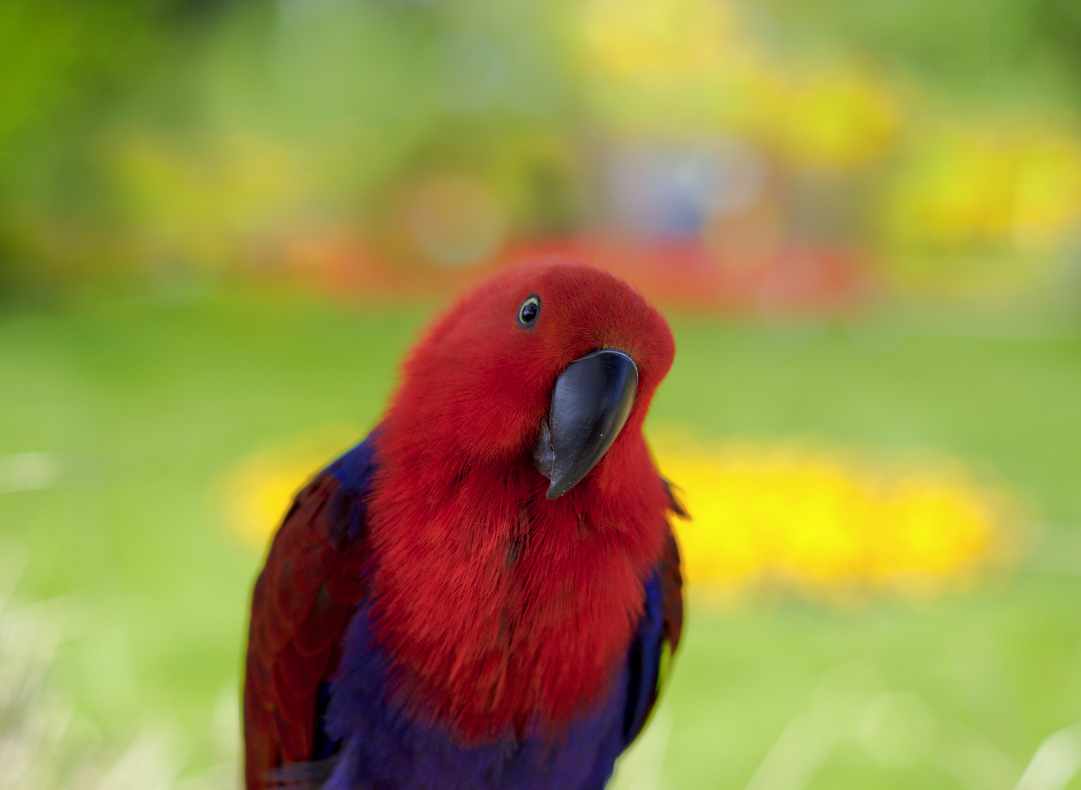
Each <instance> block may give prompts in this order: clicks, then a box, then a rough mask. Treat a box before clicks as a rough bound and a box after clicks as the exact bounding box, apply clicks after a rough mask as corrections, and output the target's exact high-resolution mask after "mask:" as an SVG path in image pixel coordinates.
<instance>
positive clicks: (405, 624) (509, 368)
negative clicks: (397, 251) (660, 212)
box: [242, 261, 687, 790]
mask: <svg viewBox="0 0 1081 790" xmlns="http://www.w3.org/2000/svg"><path fill="white" fill-rule="evenodd" d="M343 353H346V354H351V355H357V356H361V355H362V354H363V349H357V348H354V349H343ZM674 356H675V342H674V339H673V335H672V332H671V330H670V329H669V326H668V324H667V322H666V321H665V319H664V318H663V317H662V315H661V314H660V312H658V311H657V310H656V309H655V308H654V307H652V306H651V305H650V304H649V303H648V302H647V301H646V300H645V299H644V298H643V297H642V296H641V295H640V294H639V293H638V292H637V291H636V290H634V289H633V288H632V287H631V286H630V285H628V284H627V283H625V282H624V281H623V280H621V279H620V278H618V277H616V276H615V275H613V274H611V273H609V272H606V271H603V270H600V269H595V268H592V267H590V266H588V265H583V264H580V263H575V262H546V261H544V262H531V263H519V264H512V265H508V266H506V267H502V268H500V269H497V270H496V272H495V273H494V274H492V275H490V276H489V277H488V278H487V279H486V280H484V281H482V282H481V283H480V284H479V285H476V286H475V287H474V288H472V290H469V291H468V292H466V293H465V294H464V295H462V296H460V297H459V298H458V299H457V300H456V301H455V302H454V303H453V304H452V306H450V307H449V309H447V310H446V312H444V313H442V314H441V315H439V316H438V317H437V318H436V319H435V320H434V321H433V322H432V323H431V324H430V326H429V327H428V328H427V329H425V330H424V331H423V332H422V333H421V335H420V338H419V341H418V342H417V343H416V345H415V346H414V347H413V348H412V349H411V350H410V351H409V353H408V354H407V355H406V358H405V361H404V363H403V364H402V366H401V369H400V375H399V377H398V382H397V389H396V390H395V391H394V394H393V396H392V397H391V399H390V402H389V405H388V407H387V408H386V409H385V411H384V412H383V416H382V417H381V418H380V419H379V420H378V421H377V422H376V423H375V425H374V427H373V429H372V430H371V432H370V433H369V435H368V436H367V437H366V438H364V439H363V441H361V442H360V443H359V444H356V445H355V446H354V447H353V448H352V449H350V450H348V451H346V452H345V453H344V454H342V455H341V456H340V457H338V458H337V459H336V460H332V461H330V462H329V464H328V465H327V466H326V467H325V468H324V469H323V470H322V471H319V472H317V473H316V474H315V475H314V477H312V478H311V479H310V481H309V482H308V483H307V484H306V485H305V486H304V487H303V489H301V490H300V492H299V493H298V494H297V495H296V497H295V499H294V500H293V502H292V505H291V507H290V508H289V509H288V512H287V513H286V515H285V517H284V520H283V521H282V522H281V525H280V526H279V527H278V530H277V532H276V533H275V535H274V537H273V539H272V540H271V542H270V548H269V550H268V552H267V556H266V559H265V563H264V565H263V567H262V569H261V572H260V573H259V575H258V578H257V580H256V582H255V585H254V590H253V593H252V598H251V616H250V621H249V622H250V625H249V629H248V645H247V655H246V662H245V667H244V669H245V678H244V688H243V702H242V708H243V716H242V718H243V727H244V763H245V767H244V777H245V783H246V788H247V790H257V789H259V790H262V789H263V788H324V790H359V789H360V788H364V789H366V790H367V789H369V788H370V789H372V790H397V789H398V788H402V789H403V790H428V789H429V788H430V789H432V790H435V789H436V788H438V789H439V790H456V789H457V788H463V789H464V788H469V789H470V790H472V789H474V788H477V789H481V790H484V789H486V788H491V789H493V790H494V789H496V788H507V789H509V790H541V789H542V788H560V789H561V790H592V789H594V788H603V787H605V786H606V784H607V783H608V782H609V780H610V778H611V776H612V774H613V771H614V767H615V762H616V759H617V758H618V757H619V756H620V754H621V753H623V752H624V750H626V749H627V747H628V746H629V745H630V744H631V743H632V742H633V741H634V740H635V739H636V738H637V737H638V735H639V733H640V732H641V731H642V729H643V726H644V725H645V723H646V721H647V718H648V717H649V715H650V713H651V711H652V710H653V708H654V706H655V703H656V701H657V699H658V695H659V693H660V690H661V688H662V686H663V685H664V684H665V683H666V677H667V674H668V668H669V667H670V664H671V659H672V656H673V655H674V653H675V651H676V649H677V647H678V646H679V643H680V639H681V634H682V631H683V578H682V571H681V559H680V553H679V549H678V545H677V543H676V539H675V533H674V529H673V526H672V525H673V523H674V521H673V519H674V518H675V517H679V518H685V517H687V513H686V511H685V509H684V508H683V506H682V504H681V502H680V499H679V494H678V490H677V489H675V487H674V486H673V485H672V484H671V483H669V481H668V480H667V479H666V478H664V477H662V475H661V473H660V472H659V471H658V469H657V466H656V464H655V462H654V459H653V455H652V452H651V450H650V448H649V446H648V445H647V442H646V440H645V437H644V435H643V421H644V419H645V417H646V414H647V411H648V409H649V405H650V401H651V400H652V398H653V396H654V393H655V391H656V390H657V387H658V385H659V384H660V383H661V381H662V380H663V379H664V378H665V376H666V375H667V373H668V371H669V369H670V368H671V366H672V363H673V359H674Z"/></svg>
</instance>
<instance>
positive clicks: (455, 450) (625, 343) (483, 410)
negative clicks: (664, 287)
mask: <svg viewBox="0 0 1081 790" xmlns="http://www.w3.org/2000/svg"><path fill="white" fill-rule="evenodd" d="M674 353H675V344H674V342H673V339H672V333H671V331H670V330H669V328H668V325H667V323H666V322H665V320H664V318H663V317H662V316H661V315H660V313H658V312H657V311H656V310H655V309H653V308H652V307H651V306H650V305H649V304H648V303H647V302H646V301H645V300H644V299H643V298H642V297H641V296H640V295H639V294H638V293H637V292H636V291H635V290H634V289H632V288H631V287H630V286H629V285H627V284H626V283H624V282H623V281H621V280H619V279H618V278H616V277H614V276H612V275H610V274H608V273H605V272H602V271H599V270H596V269H592V268H589V267H586V266H578V265H569V264H544V265H532V266H528V265H527V266H519V267H515V268H512V269H508V270H506V271H503V272H501V273H499V274H497V275H496V276H495V277H493V278H491V279H489V280H487V281H486V282H484V283H482V284H481V285H480V286H478V287H477V288H475V289H474V290H473V291H471V292H469V293H467V294H466V295H465V296H463V297H462V298H460V299H459V300H458V301H457V302H456V303H455V304H454V305H453V306H452V307H450V309H449V310H447V311H446V312H445V313H444V314H443V315H442V316H441V317H439V318H438V319H437V320H436V321H435V322H434V323H433V324H432V326H431V327H430V328H429V329H428V331H427V333H426V334H425V336H424V337H423V339H422V340H421V342H420V343H419V344H418V345H417V346H416V347H415V348H414V350H413V352H412V353H411V354H410V356H409V358H408V360H407V362H406V365H405V368H404V371H403V377H402V385H401V388H400V390H399V393H398V397H397V398H396V401H395V407H394V412H392V417H393V416H394V415H397V416H398V418H399V427H400V429H401V430H402V431H408V432H409V433H410V434H411V435H412V436H413V437H414V441H416V442H418V443H420V442H423V443H424V444H425V445H426V446H428V447H442V448H452V451H451V453H450V454H449V456H450V457H452V458H453V463H456V464H460V465H462V466H472V465H476V464H483V463H500V464H506V463H507V462H508V461H509V462H514V461H515V460H520V461H522V462H527V463H530V464H531V465H533V466H534V467H535V468H536V470H537V471H538V472H539V473H540V474H541V475H543V476H544V477H545V478H547V481H548V485H547V491H546V495H547V497H548V499H556V498H558V497H560V496H562V495H563V494H565V493H567V492H568V491H570V490H571V489H573V488H574V487H575V486H576V485H578V484H579V483H580V482H581V481H582V480H583V479H584V478H586V476H587V475H588V474H589V473H590V471H591V470H592V469H593V468H594V467H596V466H597V465H598V464H599V463H601V461H602V460H603V459H604V458H605V457H606V455H607V454H609V452H610V451H611V450H612V448H613V446H614V445H615V444H616V443H617V442H619V441H620V439H621V437H623V441H627V440H628V437H629V440H638V441H641V425H642V421H643V419H644V417H645V414H646V411H647V409H648V406H649V403H650V400H651V398H652V396H653V393H654V391H655V390H656V388H657V386H658V384H659V383H660V382H661V380H662V379H663V378H664V376H665V375H666V374H667V372H668V370H669V368H670V367H671V365H672V360H673V356H674ZM403 423H405V424H403Z"/></svg>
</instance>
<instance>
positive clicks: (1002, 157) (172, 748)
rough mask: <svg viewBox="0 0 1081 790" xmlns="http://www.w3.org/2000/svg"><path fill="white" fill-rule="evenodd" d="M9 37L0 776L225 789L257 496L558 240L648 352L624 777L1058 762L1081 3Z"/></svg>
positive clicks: (33, 28) (34, 21)
mask: <svg viewBox="0 0 1081 790" xmlns="http://www.w3.org/2000/svg"><path fill="white" fill-rule="evenodd" d="M0 69H2V71H3V74H4V75H5V76H4V78H3V80H2V88H0V406H2V408H0V788H4V790H7V789H8V788H11V789H12V790H14V788H20V790H25V789H26V788H41V790H52V788H72V789H74V790H98V789H99V788H101V789H104V788H109V790H116V789H117V788H120V789H121V790H123V789H124V788H133V789H134V788H138V789H139V790H145V789H146V788H182V789H183V790H207V789H209V788H223V787H234V786H236V783H237V778H238V771H239V769H238V765H239V761H238V714H237V701H238V685H239V679H240V666H241V663H240V657H241V653H242V649H243V638H244V624H245V617H246V607H247V596H248V591H249V589H250V585H251V582H252V580H253V578H254V574H255V572H256V569H257V566H258V564H259V562H260V560H261V555H262V552H263V551H264V548H265V545H266V540H267V536H268V533H269V530H270V529H271V528H272V527H273V526H274V524H275V522H276V520H277V519H278V518H279V517H280V515H281V513H282V511H283V509H284V507H285V505H286V503H287V501H288V499H289V497H290V495H291V493H292V492H293V491H294V490H295V489H296V488H297V487H299V486H300V485H301V484H302V483H303V482H304V479H305V477H306V476H307V475H308V474H310V473H311V472H312V471H314V470H315V469H316V468H318V467H319V466H320V465H321V464H322V463H323V462H324V461H325V460H327V459H328V458H330V457H331V456H332V455H333V454H334V453H336V452H338V451H339V450H341V449H343V448H345V447H347V446H349V445H351V444H352V443H353V442H355V441H356V440H357V439H359V438H360V437H362V436H363V435H364V434H365V433H366V432H367V430H368V429H369V428H370V427H371V425H372V424H373V423H374V422H375V421H376V420H377V419H378V417H379V415H380V413H381V409H382V407H383V404H384V403H385V401H386V398H387V396H388V394H389V392H390V391H391V388H392V386H393V383H394V380H395V367H396V364H397V360H398V359H399V358H400V357H401V355H402V353H403V352H404V351H405V349H406V348H408V346H409V344H410V343H411V342H412V339H413V338H414V337H416V334H417V332H418V331H419V329H420V327H421V326H422V325H423V324H424V322H425V321H426V320H427V319H428V318H429V317H430V316H431V315H432V312H433V311H434V310H436V309H438V306H439V305H441V304H443V303H445V302H446V301H447V300H448V299H449V298H450V297H451V295H452V294H454V293H456V292H458V291H460V290H461V289H462V288H464V287H466V286H467V285H468V284H469V283H470V282H472V281H475V280H476V279H478V278H479V277H482V276H484V274H486V273H487V272H490V271H491V270H493V269H495V268H497V267H499V266H503V265H507V264H508V263H509V262H513V261H517V260H528V259H549V258H563V259H568V260H579V261H586V262H589V263H593V264H595V265H598V266H602V267H605V268H608V269H611V270H613V271H615V272H617V273H619V274H620V275H621V276H623V277H625V278H627V279H628V280H630V281H632V282H634V283H635V284H637V285H638V286H639V287H640V288H641V289H642V290H643V291H644V292H646V293H647V294H648V295H649V296H650V298H651V299H653V300H654V301H655V302H657V303H658V304H659V305H661V306H662V307H663V309H664V310H665V312H666V313H667V314H668V315H669V317H670V320H671V323H672V325H673V327H674V330H675V333H676V336H677V343H678V349H679V350H678V359H677V363H676V366H675V368H674V369H673V371H672V374H671V376H670V378H669V379H668V381H667V382H666V384H665V385H664V387H663V388H662V391H661V392H660V394H659V396H658V398H657V399H656V401H655V406H654V408H653V412H652V415H651V418H650V421H649V424H648V431H649V433H650V436H651V437H652V439H653V442H654V445H655V448H656V451H657V456H658V461H659V463H660V464H661V466H662V468H663V469H664V471H665V473H666V474H667V475H668V476H669V477H671V478H672V479H673V480H674V481H675V482H676V483H677V484H678V485H680V486H681V488H682V489H683V495H684V497H685V499H686V502H687V505H688V507H689V509H690V510H691V512H692V514H693V515H694V520H693V521H691V522H689V523H686V524H680V525H678V529H679V532H680V536H681V540H682V542H683V544H684V547H685V554H686V564H687V573H688V576H689V579H690V585H691V587H690V611H689V622H688V631H687V636H686V641H685V643H684V645H683V649H682V652H681V655H680V656H679V657H678V659H677V664H676V671H675V673H674V676H673V680H672V682H671V685H670V686H669V688H668V690H667V693H666V697H665V699H664V702H663V704H662V705H661V708H660V710H659V712H658V714H657V715H656V716H655V718H654V720H653V722H652V724H651V727H650V729H649V732H648V735H647V736H646V737H645V738H644V739H643V741H642V742H641V743H640V744H639V746H637V747H636V749H635V751H634V753H633V754H632V755H630V756H629V757H628V758H626V759H625V760H624V761H623V762H622V763H621V766H620V771H619V777H618V780H617V786H618V787H619V788H621V789H622V790H652V789H655V788H673V789H676V790H679V789H680V788H747V789H748V790H774V789H775V790H800V789H801V788H808V789H811V788H814V789H817V790H844V789H846V788H860V789H861V790H862V789H864V788H872V787H873V788H887V787H888V788H971V789H972V790H998V789H999V788H1002V789H1003V790H1005V789H1007V788H1018V790H1065V789H1066V788H1073V790H1077V789H1078V788H1081V531H1079V529H1081V479H1079V472H1081V451H1079V449H1078V448H1079V446H1081V415H1079V411H1081V131H1079V130H1081V5H1078V4H1077V3H1076V2H1075V0H958V1H957V2H953V3H942V2H930V1H929V0H919V1H917V2H912V1H911V0H876V1H875V2H865V0H823V1H822V2H817V3H805V2H802V0H754V1H752V0H635V1H634V2H616V0H579V1H577V2H571V1H570V0H551V1H550V2H546V3H529V2H525V1H524V0H504V1H503V2H499V3H492V2H482V1H481V0H463V1H462V2H457V3H439V2H432V1H431V0H278V1H277V2H274V1H272V0H246V1H245V2H241V1H240V0H234V1H233V2H228V1H227V0H126V1H125V2H106V0H97V1H96V2H94V3H75V2H63V0H6V2H4V3H2V4H0Z"/></svg>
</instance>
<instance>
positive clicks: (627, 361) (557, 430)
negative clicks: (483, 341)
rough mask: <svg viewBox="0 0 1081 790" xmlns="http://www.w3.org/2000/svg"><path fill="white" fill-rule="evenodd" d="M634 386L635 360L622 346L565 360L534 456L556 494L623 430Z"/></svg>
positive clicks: (577, 478) (581, 474) (567, 487)
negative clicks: (617, 349)
mask: <svg viewBox="0 0 1081 790" xmlns="http://www.w3.org/2000/svg"><path fill="white" fill-rule="evenodd" d="M637 392H638V366H637V365H635V364H634V360H633V359H631V358H630V357H629V356H628V355H627V354H625V353H624V352H622V351H616V350H615V349H603V350H601V351H594V352H593V353H592V354H587V355H586V356H584V357H582V358H581V359H577V360H575V361H574V362H572V363H571V364H570V365H568V366H567V369H566V370H564V371H563V372H562V373H561V374H560V375H559V378H557V379H556V384H555V388H554V389H553V390H552V403H551V406H550V407H549V410H548V418H547V419H546V420H545V421H544V422H543V423H542V425H541V435H540V438H539V440H538V441H537V447H536V450H535V451H534V453H533V460H534V462H535V463H536V465H537V469H538V470H539V471H540V473H541V474H542V475H544V476H545V477H547V478H548V480H549V481H550V483H551V484H550V485H549V487H548V494H547V497H548V499H558V498H559V497H561V496H563V494H565V493H567V492H568V491H570V490H571V489H572V488H574V487H575V486H576V485H578V483H580V482H581V481H582V478H584V477H585V476H586V475H587V474H589V472H590V470H591V469H592V468H593V467H594V466H596V465H597V463H598V462H600V460H601V458H603V457H604V454H605V453H606V452H608V448H610V447H611V446H612V442H614V441H615V440H616V437H617V436H619V432H620V431H621V430H623V426H624V424H626V422H627V417H628V416H630V413H631V407H632V406H634V396H635V395H636V394H637Z"/></svg>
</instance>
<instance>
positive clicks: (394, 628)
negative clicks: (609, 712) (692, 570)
mask: <svg viewBox="0 0 1081 790" xmlns="http://www.w3.org/2000/svg"><path fill="white" fill-rule="evenodd" d="M528 501H529V500H528V499H521V500H518V501H517V502H513V503H511V504H510V505H508V504H507V503H506V502H500V501H498V500H491V501H489V502H488V503H487V507H481V508H476V509H474V510H473V511H472V512H470V513H468V514H466V516H465V517H466V519H467V520H468V521H467V522H466V523H464V524H459V525H457V526H451V527H448V525H447V524H446V521H445V520H446V519H447V518H448V517H450V516H453V515H456V514H454V513H451V514H446V513H444V514H435V517H434V518H433V517H432V514H429V516H428V520H427V521H425V522H421V523H424V524H425V525H426V527H427V528H424V527H421V528H419V529H417V530H415V531H412V532H411V533H410V534H409V535H408V536H405V537H404V538H402V537H398V542H397V543H395V545H394V551H393V552H392V553H391V554H390V556H387V554H385V553H384V555H383V556H382V557H381V562H380V564H379V566H378V568H377V569H376V571H375V574H374V585H373V590H374V591H375V595H374V596H373V600H374V602H375V603H374V607H373V633H374V635H375V638H376V639H377V641H378V642H379V643H380V644H381V645H382V647H383V648H384V649H385V650H386V652H387V654H388V656H389V657H390V659H391V664H392V671H391V681H390V682H391V686H392V693H393V694H394V696H395V698H396V699H398V700H399V701H400V703H401V704H403V705H404V706H405V707H406V708H407V709H408V710H409V711H411V712H413V713H414V714H415V715H417V716H418V717H419V718H421V719H426V720H429V721H432V722H435V723H439V724H443V725H448V726H450V727H452V728H453V729H454V731H456V732H459V733H461V734H462V736H463V737H464V738H465V739H466V740H467V741H473V742H483V741H486V740H489V739H491V738H495V737H500V736H502V735H505V734H507V733H514V734H517V735H518V736H525V735H526V734H528V733H529V732H530V731H535V730H537V729H538V728H539V729H542V730H543V729H548V730H552V731H558V730H559V729H561V728H563V727H565V726H567V725H568V723H569V722H570V721H571V720H572V719H575V718H576V717H578V716H580V715H581V714H582V713H583V711H585V710H586V709H588V708H589V707H590V706H592V705H595V704H596V703H597V702H598V700H600V699H601V698H602V697H603V696H604V695H605V693H606V692H611V690H612V688H613V685H614V684H615V683H616V677H617V675H618V674H619V669H620V668H621V667H622V665H623V661H624V659H625V656H626V652H627V649H628V646H629V644H630V641H631V638H632V636H633V631H634V628H635V625H636V623H637V621H638V618H639V616H640V615H641V611H642V602H643V579H644V578H645V577H646V576H647V574H648V572H649V569H650V568H652V566H653V564H654V563H655V562H656V556H657V555H659V552H660V547H661V541H662V539H663V532H662V528H663V525H664V520H663V514H658V515H657V517H656V519H655V520H654V521H653V523H655V524H656V525H658V529H656V530H655V531H656V533H657V534H656V537H655V538H654V536H653V535H652V534H651V530H650V529H649V528H647V526H646V519H642V521H641V523H640V522H639V521H638V520H637V519H636V518H635V516H634V514H628V515H627V522H625V523H620V524H619V525H613V524H606V523H602V522H599V521H598V522H594V521H592V520H591V518H590V517H589V516H588V515H585V516H584V515H583V512H582V511H581V510H578V511H574V510H571V509H569V508H567V509H565V510H560V509H555V508H550V507H549V508H546V509H539V510H531V509H530V508H529V505H528ZM441 520H442V521H443V523H442V524H440V521H441ZM414 523H418V522H414ZM477 523H480V524H482V525H483V528H482V529H480V530H469V529H467V528H466V527H467V525H468V524H477ZM387 526H389V525H387ZM378 530H379V520H378V517H377V518H376V519H375V537H376V541H377V543H378V540H379V534H378ZM395 531H396V536H401V531H400V530H397V529H396V530H395ZM448 536H454V537H448ZM403 543H404V544H406V545H402V544H403Z"/></svg>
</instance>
